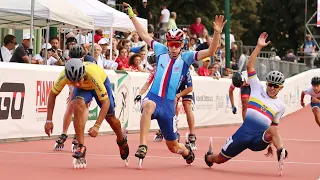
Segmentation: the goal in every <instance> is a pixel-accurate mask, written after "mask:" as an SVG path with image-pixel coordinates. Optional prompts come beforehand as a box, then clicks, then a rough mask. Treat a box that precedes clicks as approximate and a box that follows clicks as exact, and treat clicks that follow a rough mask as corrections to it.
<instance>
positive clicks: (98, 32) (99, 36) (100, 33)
mask: <svg viewBox="0 0 320 180" xmlns="http://www.w3.org/2000/svg"><path fill="white" fill-rule="evenodd" d="M93 38H94V43H98V42H99V41H100V39H102V38H103V31H102V29H98V30H96V33H95V34H94V37H93Z"/></svg>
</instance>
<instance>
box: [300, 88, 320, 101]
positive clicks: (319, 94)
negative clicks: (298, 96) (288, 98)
mask: <svg viewBox="0 0 320 180" xmlns="http://www.w3.org/2000/svg"><path fill="white" fill-rule="evenodd" d="M303 92H304V93H305V94H308V95H310V96H311V97H315V98H319V97H320V93H318V94H316V93H315V92H314V91H313V88H312V86H311V87H308V88H307V89H305V90H304V91H303Z"/></svg>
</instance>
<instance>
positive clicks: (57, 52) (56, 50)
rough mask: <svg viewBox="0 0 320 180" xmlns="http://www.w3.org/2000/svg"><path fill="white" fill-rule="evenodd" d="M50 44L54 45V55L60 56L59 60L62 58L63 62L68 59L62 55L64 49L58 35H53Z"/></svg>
mask: <svg viewBox="0 0 320 180" xmlns="http://www.w3.org/2000/svg"><path fill="white" fill-rule="evenodd" d="M50 44H51V46H52V52H53V55H52V56H53V57H57V56H59V58H58V59H57V60H58V61H60V60H62V62H64V61H65V60H67V59H64V57H63V56H62V50H61V49H60V43H59V39H58V37H52V38H51V39H50ZM60 65H63V64H60Z"/></svg>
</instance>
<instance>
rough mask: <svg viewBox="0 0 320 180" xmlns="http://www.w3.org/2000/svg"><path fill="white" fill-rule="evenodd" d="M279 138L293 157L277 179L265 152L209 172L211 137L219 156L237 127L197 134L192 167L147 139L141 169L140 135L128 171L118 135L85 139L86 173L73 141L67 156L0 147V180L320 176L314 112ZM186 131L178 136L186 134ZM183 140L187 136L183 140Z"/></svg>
mask: <svg viewBox="0 0 320 180" xmlns="http://www.w3.org/2000/svg"><path fill="white" fill-rule="evenodd" d="M279 127H280V133H281V135H282V137H283V139H284V145H285V148H286V149H287V150H288V152H289V158H288V159H287V160H286V161H285V165H284V172H283V176H282V177H279V176H278V174H277V168H278V163H277V161H276V154H274V156H273V157H268V158H267V157H265V156H264V153H266V151H262V152H252V151H250V150H246V151H244V152H243V153H241V154H240V155H239V156H237V157H236V158H234V159H232V160H231V161H229V162H227V163H225V164H221V165H216V164H215V165H214V166H213V167H212V168H208V167H207V166H206V164H205V163H204V159H203V156H204V154H205V152H206V151H207V148H208V142H209V137H210V136H212V137H213V145H214V147H213V150H214V152H215V153H218V152H219V151H220V149H221V147H222V145H223V144H224V142H225V140H226V138H227V137H229V136H231V135H232V134H233V133H234V132H235V131H236V130H237V128H238V126H232V127H216V128H204V129H197V131H196V134H197V144H198V151H196V152H195V154H196V159H195V161H194V163H193V164H192V165H187V164H186V163H185V160H184V159H183V158H182V157H181V156H180V155H176V154H172V153H171V152H170V151H169V150H167V148H166V145H165V143H164V142H152V139H153V135H154V134H153V133H152V134H151V133H150V135H149V138H148V139H149V143H148V148H149V150H148V154H147V156H146V159H145V160H144V163H143V169H142V170H138V160H137V158H135V157H134V153H135V152H136V150H137V147H138V145H139V135H138V134H128V138H129V141H128V142H129V146H130V157H129V167H125V166H124V161H122V160H121V158H120V155H119V151H118V147H117V145H116V140H115V136H114V135H104V136H99V137H97V138H90V137H86V139H85V140H86V141H85V142H86V146H87V147H88V150H87V160H88V165H87V168H86V169H82V170H79V169H78V170H75V169H73V167H72V159H73V158H72V156H71V155H72V153H71V138H69V139H68V140H67V142H66V145H65V148H64V150H63V151H53V150H52V147H53V145H54V143H55V141H54V140H42V141H29V142H16V143H7V144H0V169H1V179H13V180H15V179H46V180H57V179H59V180H64V179H68V180H69V179H78V178H81V179H100V178H103V179H127V180H138V179H142V178H143V179H151V178H152V180H157V179H161V180H164V179H168V180H169V179H183V180H189V179H192V180H194V179H196V178H199V177H206V178H210V179H230V180H234V179H237V180H250V179H259V180H263V179H268V180H270V179H279V178H281V180H289V179H299V180H302V179H306V180H317V179H318V178H319V177H320V156H319V154H318V153H317V152H319V150H320V139H319V138H318V137H319V136H318V132H319V127H318V126H317V124H316V123H315V121H314V117H313V114H312V112H311V109H310V107H309V106H308V107H306V108H304V109H302V110H300V111H298V112H296V113H293V114H291V115H289V116H287V117H285V118H283V119H282V120H281V122H280V126H279ZM185 132H186V131H180V133H181V135H184V134H185ZM181 139H183V140H184V136H183V137H181Z"/></svg>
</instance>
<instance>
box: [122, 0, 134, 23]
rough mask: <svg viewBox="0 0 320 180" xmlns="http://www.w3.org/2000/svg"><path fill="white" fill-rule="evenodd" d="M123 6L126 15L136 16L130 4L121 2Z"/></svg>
mask: <svg viewBox="0 0 320 180" xmlns="http://www.w3.org/2000/svg"><path fill="white" fill-rule="evenodd" d="M123 7H124V10H125V12H126V13H127V14H128V16H129V18H130V19H131V18H133V17H135V16H136V15H135V14H134V12H133V10H132V7H131V6H130V4H128V3H125V2H123Z"/></svg>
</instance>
